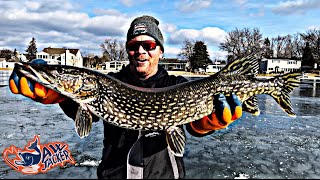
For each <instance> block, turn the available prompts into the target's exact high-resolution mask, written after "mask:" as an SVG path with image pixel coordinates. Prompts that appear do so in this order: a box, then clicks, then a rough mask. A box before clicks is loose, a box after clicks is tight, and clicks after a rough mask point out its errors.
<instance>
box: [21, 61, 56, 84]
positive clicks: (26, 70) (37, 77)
mask: <svg viewBox="0 0 320 180" xmlns="http://www.w3.org/2000/svg"><path fill="white" fill-rule="evenodd" d="M15 69H16V70H18V71H19V72H20V73H22V74H23V75H25V76H26V77H28V78H30V79H32V80H34V81H37V82H41V84H43V85H49V84H51V83H50V82H49V81H48V80H47V79H46V78H44V77H43V76H42V75H41V74H40V73H39V72H37V71H36V70H35V69H34V68H33V67H31V66H30V65H29V64H28V63H16V64H15Z"/></svg>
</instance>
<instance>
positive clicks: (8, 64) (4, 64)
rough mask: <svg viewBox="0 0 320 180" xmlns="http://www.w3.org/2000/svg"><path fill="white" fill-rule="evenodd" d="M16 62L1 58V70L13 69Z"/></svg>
mask: <svg viewBox="0 0 320 180" xmlns="http://www.w3.org/2000/svg"><path fill="white" fill-rule="evenodd" d="M15 63H16V62H8V61H7V60H6V59H5V58H0V68H9V69H13V68H14V64H15Z"/></svg>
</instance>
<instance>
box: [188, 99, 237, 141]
mask: <svg viewBox="0 0 320 180" xmlns="http://www.w3.org/2000/svg"><path fill="white" fill-rule="evenodd" d="M214 104H215V109H216V110H215V112H214V113H212V114H210V115H208V116H205V117H203V118H202V119H200V120H198V121H193V122H191V123H190V127H191V128H192V130H193V131H195V132H196V133H197V134H200V135H205V134H207V133H209V132H213V131H214V130H219V129H224V128H226V127H227V126H228V125H230V124H231V123H232V122H234V121H235V120H236V119H238V118H240V117H241V116H242V103H241V101H240V100H239V98H238V97H237V96H236V95H235V94H231V95H230V96H227V97H225V96H224V95H223V94H219V95H217V96H215V100H214Z"/></svg>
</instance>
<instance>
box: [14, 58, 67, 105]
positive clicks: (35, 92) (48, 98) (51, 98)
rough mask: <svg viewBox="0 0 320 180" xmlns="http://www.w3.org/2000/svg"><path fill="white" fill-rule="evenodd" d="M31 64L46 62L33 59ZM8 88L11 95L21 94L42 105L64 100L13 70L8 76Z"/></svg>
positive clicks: (57, 94) (62, 97)
mask: <svg viewBox="0 0 320 180" xmlns="http://www.w3.org/2000/svg"><path fill="white" fill-rule="evenodd" d="M31 63H37V64H46V61H44V60H42V59H35V60H33V61H31ZM9 87H10V90H11V92H12V93H13V94H22V95H24V96H26V97H28V98H31V99H32V100H34V101H37V102H40V103H42V104H55V103H60V102H62V101H64V100H65V97H64V96H63V95H60V94H59V93H57V92H55V91H54V90H52V89H48V88H46V87H44V86H42V85H41V84H39V83H37V82H34V81H32V80H30V79H28V78H27V77H25V76H23V75H22V74H21V73H19V72H18V71H16V70H15V69H13V72H12V73H11V75H10V78H9Z"/></svg>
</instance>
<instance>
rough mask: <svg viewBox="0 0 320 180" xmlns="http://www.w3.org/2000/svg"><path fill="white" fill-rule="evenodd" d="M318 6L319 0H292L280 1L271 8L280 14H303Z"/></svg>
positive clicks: (319, 4)
mask: <svg viewBox="0 0 320 180" xmlns="http://www.w3.org/2000/svg"><path fill="white" fill-rule="evenodd" d="M319 7H320V1H319V0H294V1H286V2H280V3H279V4H278V5H277V6H276V7H274V8H273V9H272V12H273V13H275V14H281V15H291V14H305V13H306V12H307V11H309V10H311V9H316V8H319Z"/></svg>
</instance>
